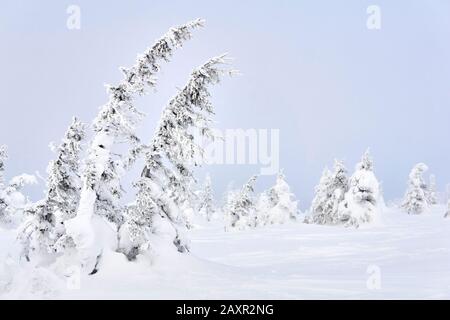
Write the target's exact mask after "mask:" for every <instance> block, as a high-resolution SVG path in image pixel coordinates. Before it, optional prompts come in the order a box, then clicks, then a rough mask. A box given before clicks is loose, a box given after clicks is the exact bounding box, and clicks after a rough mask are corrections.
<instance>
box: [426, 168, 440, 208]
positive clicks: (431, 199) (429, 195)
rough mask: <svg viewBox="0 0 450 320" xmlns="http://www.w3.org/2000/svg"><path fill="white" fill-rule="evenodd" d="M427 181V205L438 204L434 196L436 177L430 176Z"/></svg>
mask: <svg viewBox="0 0 450 320" xmlns="http://www.w3.org/2000/svg"><path fill="white" fill-rule="evenodd" d="M429 180H430V182H429V184H428V192H427V202H428V204H429V205H435V204H437V203H438V199H437V194H436V176H435V175H434V174H430V178H429Z"/></svg>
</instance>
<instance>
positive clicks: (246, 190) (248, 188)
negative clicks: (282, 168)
mask: <svg viewBox="0 0 450 320" xmlns="http://www.w3.org/2000/svg"><path fill="white" fill-rule="evenodd" d="M257 179H258V176H257V175H254V176H252V177H251V178H250V179H248V181H247V183H246V184H245V185H244V186H243V187H242V190H241V195H245V196H248V195H249V194H251V193H252V192H255V183H256V180H257Z"/></svg>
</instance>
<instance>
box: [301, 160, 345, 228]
mask: <svg viewBox="0 0 450 320" xmlns="http://www.w3.org/2000/svg"><path fill="white" fill-rule="evenodd" d="M348 188H349V185H348V178H347V169H346V168H345V166H344V164H343V162H342V161H339V160H335V161H334V168H333V172H331V171H330V170H328V169H325V170H324V172H323V174H322V177H321V179H320V182H319V184H318V185H317V187H316V195H315V197H314V199H313V202H312V206H311V210H310V215H309V216H308V217H307V219H306V220H305V222H307V223H316V224H328V225H334V224H339V223H340V222H341V221H340V220H341V217H340V215H339V205H340V203H341V202H342V201H343V200H344V196H345V193H346V192H347V191H348Z"/></svg>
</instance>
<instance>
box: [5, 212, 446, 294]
mask: <svg viewBox="0 0 450 320" xmlns="http://www.w3.org/2000/svg"><path fill="white" fill-rule="evenodd" d="M443 212H444V209H443V208H440V207H436V208H434V210H433V212H432V213H431V214H428V215H421V216H408V215H406V214H404V213H400V212H397V211H389V212H386V213H385V214H384V216H383V224H382V225H380V226H376V227H371V228H363V229H358V230H355V229H351V228H348V229H346V228H342V227H326V226H316V225H307V224H303V223H291V224H287V225H282V226H273V227H267V228H262V229H257V230H250V231H243V232H233V233H225V232H223V230H222V227H221V226H220V225H218V224H217V225H214V226H211V225H209V226H207V225H203V226H202V227H199V228H197V229H196V230H193V231H192V232H191V239H192V253H191V255H180V254H167V255H165V256H164V257H159V258H158V259H157V260H156V261H155V262H153V263H151V262H149V261H140V262H139V263H130V262H128V261H126V260H125V259H124V258H122V256H121V255H119V254H115V253H110V254H108V255H107V256H106V257H105V260H104V266H105V267H104V268H103V269H102V271H101V272H100V273H98V274H96V275H94V276H83V277H82V279H81V286H80V289H76V288H75V289H73V288H72V289H68V288H67V284H66V283H65V282H64V281H61V280H60V279H57V278H55V277H53V276H52V275H51V274H49V273H48V272H47V271H45V270H40V271H27V272H23V275H22V276H20V277H19V278H20V279H21V280H19V281H17V280H16V283H15V284H14V285H12V286H9V287H7V288H5V287H4V289H3V292H4V293H3V295H2V294H1V291H0V297H2V298H75V299H78V298H87V299H91V298H106V299H110V298H112V299H116V298H124V299H131V298H137V299H329V298H333V299H369V298H375V299H386V298H389V299H391V298H393V299H416V298H425V299H443V298H446V299H449V298H450V219H444V218H443ZM0 238H1V239H0V259H3V258H4V255H5V252H7V251H8V250H9V247H10V246H11V241H12V240H13V238H14V237H13V234H12V232H6V231H2V232H1V234H0ZM368 269H369V271H370V272H373V271H375V273H374V274H372V275H371V274H369V273H368ZM377 270H379V271H380V273H379V277H378V273H377ZM370 277H371V279H373V277H375V278H376V279H378V278H379V280H380V284H381V288H380V289H370V288H368V286H367V281H368V279H369V278H370ZM16 278H17V277H16ZM0 285H1V283H0ZM369 287H370V286H369Z"/></svg>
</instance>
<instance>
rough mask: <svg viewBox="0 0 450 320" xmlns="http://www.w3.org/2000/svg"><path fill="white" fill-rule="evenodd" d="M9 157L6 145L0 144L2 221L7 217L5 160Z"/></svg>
mask: <svg viewBox="0 0 450 320" xmlns="http://www.w3.org/2000/svg"><path fill="white" fill-rule="evenodd" d="M7 158H8V154H7V151H6V146H5V145H2V146H0V221H2V220H4V219H5V218H6V209H7V203H6V195H5V187H6V186H5V177H4V173H5V162H6V159H7Z"/></svg>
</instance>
